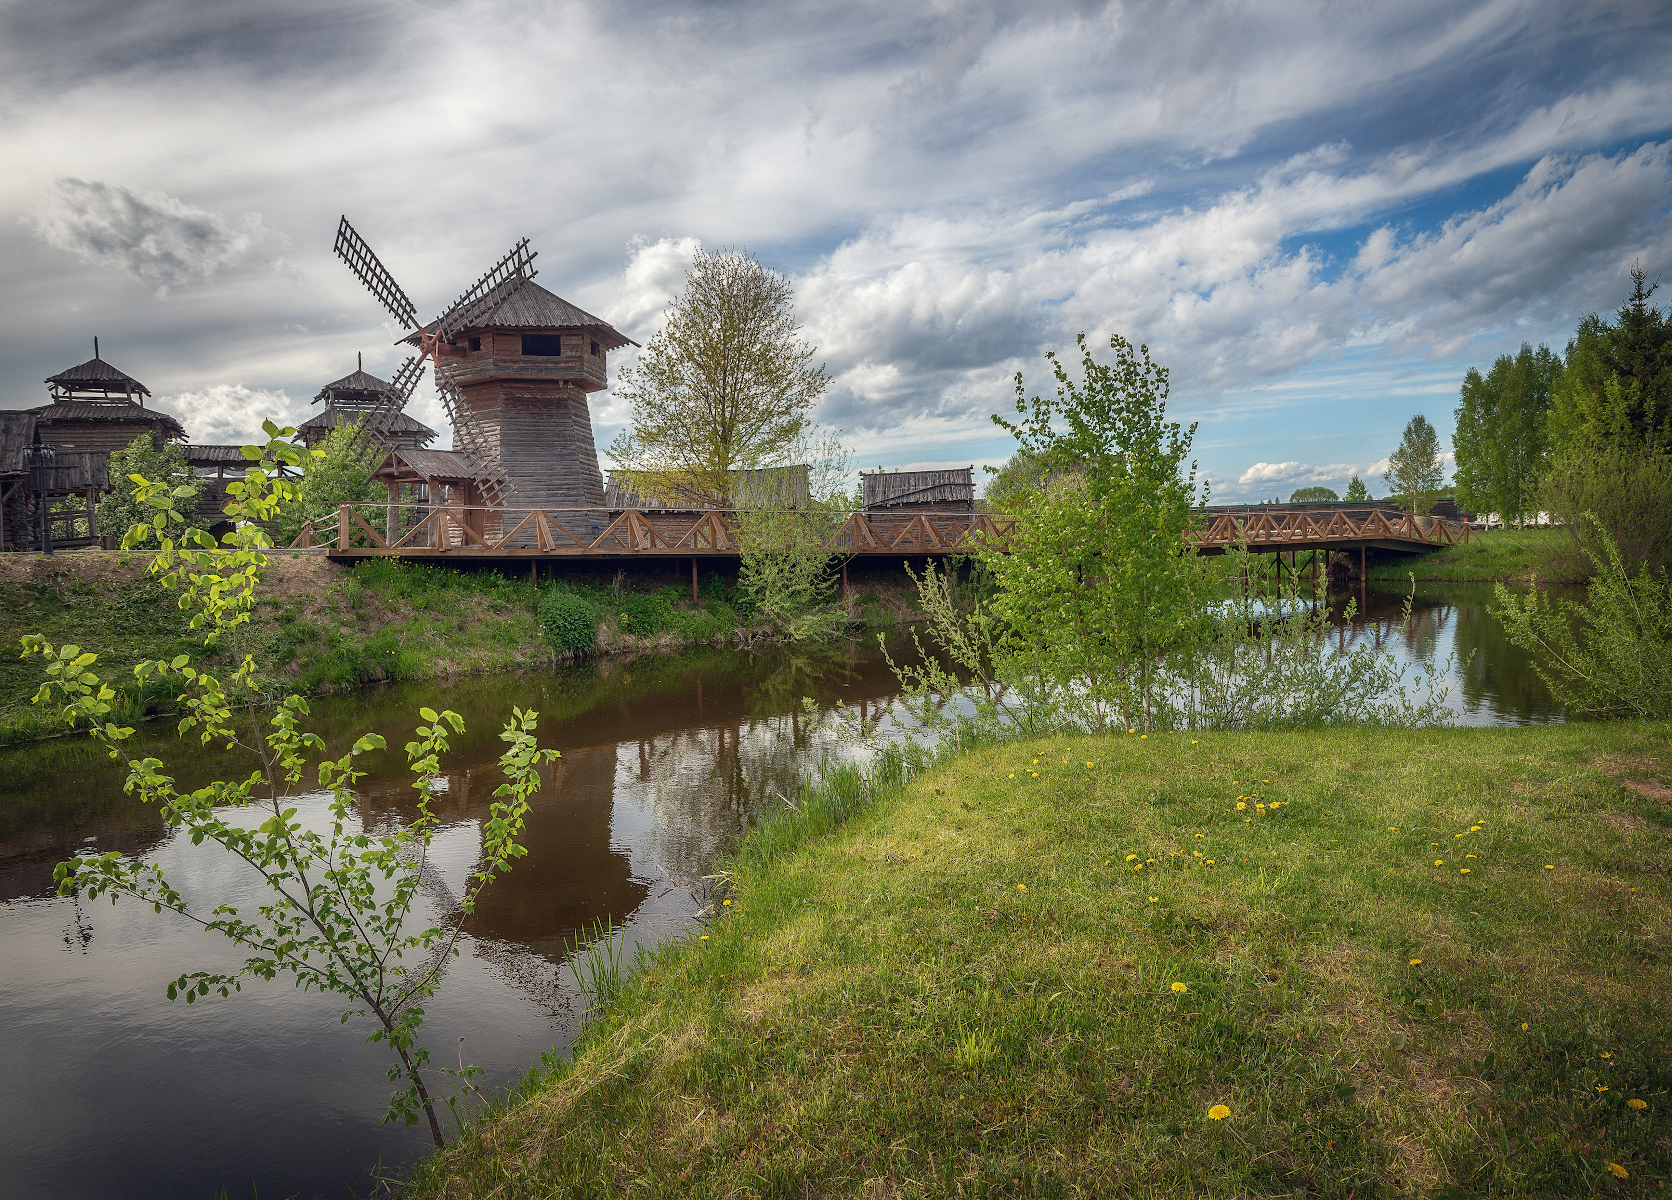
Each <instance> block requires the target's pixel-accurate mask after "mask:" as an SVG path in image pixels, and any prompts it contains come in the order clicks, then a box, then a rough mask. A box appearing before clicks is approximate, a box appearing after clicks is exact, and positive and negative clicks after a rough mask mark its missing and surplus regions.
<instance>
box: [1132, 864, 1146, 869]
mask: <svg viewBox="0 0 1672 1200" xmlns="http://www.w3.org/2000/svg"><path fill="white" fill-rule="evenodd" d="M1132 869H1133V870H1134V871H1142V870H1143V869H1144V864H1143V863H1133V864H1132Z"/></svg>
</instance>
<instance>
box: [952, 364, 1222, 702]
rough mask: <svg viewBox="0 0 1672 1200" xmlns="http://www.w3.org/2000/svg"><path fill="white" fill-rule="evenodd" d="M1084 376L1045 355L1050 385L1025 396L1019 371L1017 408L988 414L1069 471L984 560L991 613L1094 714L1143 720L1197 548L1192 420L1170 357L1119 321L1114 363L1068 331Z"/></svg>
mask: <svg viewBox="0 0 1672 1200" xmlns="http://www.w3.org/2000/svg"><path fill="white" fill-rule="evenodd" d="M1077 344H1078V346H1079V349H1080V378H1079V379H1078V380H1075V379H1074V378H1072V377H1071V376H1070V375H1069V373H1068V371H1067V370H1066V369H1065V368H1064V366H1063V364H1062V363H1061V362H1060V361H1058V360H1057V357H1056V354H1055V352H1052V353H1050V354H1048V355H1047V356H1046V357H1047V359H1048V360H1049V361H1050V363H1051V365H1052V371H1053V374H1054V375H1055V377H1056V382H1057V388H1056V394H1055V395H1054V396H1052V397H1045V398H1041V397H1039V396H1034V397H1032V398H1031V399H1030V398H1029V397H1028V396H1027V394H1026V391H1025V389H1024V387H1023V384H1022V376H1021V373H1020V372H1018V373H1017V375H1016V411H1017V413H1018V414H1019V419H1018V420H1017V421H1015V422H1012V421H1008V420H1005V419H1004V418H1002V417H999V416H997V415H995V416H994V418H993V420H994V421H995V422H996V423H997V424H999V425H1000V426H1002V427H1003V428H1005V429H1007V430H1009V431H1010V432H1011V433H1012V434H1013V435H1014V436H1015V437H1016V440H1017V442H1018V443H1019V444H1020V446H1021V449H1022V450H1024V451H1026V452H1028V453H1030V454H1033V455H1036V456H1038V457H1039V458H1040V459H1042V460H1044V461H1046V462H1048V463H1050V464H1052V465H1054V466H1057V467H1062V466H1063V465H1065V464H1075V465H1076V467H1077V472H1076V474H1075V475H1074V476H1073V477H1072V478H1068V477H1065V478H1064V480H1063V482H1062V484H1061V486H1057V487H1052V488H1049V489H1045V490H1043V491H1041V492H1039V493H1037V494H1036V495H1035V497H1034V500H1033V503H1032V504H1030V505H1028V506H1026V507H1025V508H1024V509H1023V511H1022V512H1021V514H1020V516H1019V521H1018V524H1017V528H1016V531H1015V535H1014V537H1013V538H1012V539H1011V541H1010V545H1009V547H1008V551H1001V550H1000V549H998V548H996V547H991V548H985V549H984V550H983V551H982V553H981V561H982V562H983V564H984V565H985V566H986V567H987V569H988V570H989V571H991V572H992V575H993V578H994V580H995V581H996V583H997V586H998V596H997V597H996V598H995V599H994V601H993V615H994V617H995V618H996V619H998V620H999V621H1000V622H1002V624H1003V626H1004V630H1005V632H1004V634H1003V639H1004V642H1005V644H1006V645H1007V646H1010V647H1012V648H1013V649H1014V650H1016V651H1018V652H1019V651H1020V650H1021V648H1023V647H1026V646H1033V645H1041V646H1043V648H1044V651H1045V652H1046V653H1047V655H1048V663H1047V664H1046V669H1047V670H1048V671H1049V673H1050V675H1051V677H1052V678H1053V679H1054V680H1055V681H1056V684H1057V685H1058V686H1059V687H1061V688H1068V687H1074V688H1077V689H1083V691H1084V694H1085V695H1086V696H1087V698H1088V699H1089V701H1090V702H1091V711H1092V712H1093V714H1094V716H1093V724H1094V726H1095V727H1097V728H1106V727H1110V726H1119V727H1121V728H1126V727H1130V726H1138V725H1142V726H1144V727H1145V728H1148V726H1149V723H1150V721H1151V719H1152V715H1153V712H1154V710H1155V707H1156V704H1157V701H1158V696H1157V693H1156V680H1155V664H1156V663H1158V662H1159V661H1161V660H1162V659H1163V658H1165V657H1166V656H1167V654H1169V653H1170V652H1171V651H1172V650H1173V649H1174V648H1175V646H1176V645H1177V644H1178V642H1179V639H1180V638H1181V637H1182V636H1183V634H1184V632H1185V630H1186V628H1187V626H1188V624H1189V621H1190V614H1191V611H1192V603H1193V602H1192V587H1193V583H1194V579H1195V568H1194V555H1193V554H1191V553H1190V552H1189V551H1188V548H1187V547H1186V545H1185V542H1184V539H1183V534H1184V531H1185V529H1186V528H1187V527H1188V526H1189V525H1190V524H1191V522H1192V520H1193V519H1194V517H1193V510H1194V509H1195V507H1196V506H1197V504H1198V498H1197V487H1196V473H1195V465H1194V464H1193V463H1192V464H1190V466H1189V469H1188V473H1187V472H1186V460H1187V459H1188V457H1189V454H1190V444H1191V439H1192V438H1193V437H1194V436H1195V429H1196V427H1195V426H1194V425H1192V426H1191V427H1190V429H1189V430H1181V429H1180V427H1179V425H1178V423H1177V422H1170V423H1169V422H1168V421H1167V420H1166V419H1165V415H1166V396H1167V370H1166V368H1165V367H1160V366H1157V365H1156V364H1154V363H1152V362H1151V361H1150V357H1149V349H1148V347H1144V346H1139V347H1134V346H1133V345H1132V343H1130V342H1128V341H1127V340H1126V339H1125V338H1122V337H1120V336H1118V335H1116V336H1114V337H1111V338H1110V340H1109V345H1110V348H1111V349H1112V350H1113V351H1114V355H1115V361H1114V363H1113V364H1112V365H1104V364H1102V363H1099V362H1098V361H1097V360H1096V359H1095V358H1093V357H1092V353H1091V350H1090V348H1089V347H1088V346H1087V345H1086V339H1085V335H1084V334H1082V335H1081V336H1080V338H1079V339H1078V343H1077Z"/></svg>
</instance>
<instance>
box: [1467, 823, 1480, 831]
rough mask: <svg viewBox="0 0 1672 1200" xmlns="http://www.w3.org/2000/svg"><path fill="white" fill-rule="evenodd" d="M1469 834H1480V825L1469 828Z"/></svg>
mask: <svg viewBox="0 0 1672 1200" xmlns="http://www.w3.org/2000/svg"><path fill="white" fill-rule="evenodd" d="M1469 832H1470V833H1479V832H1480V826H1479V825H1471V826H1469Z"/></svg>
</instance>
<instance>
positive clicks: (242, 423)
mask: <svg viewBox="0 0 1672 1200" xmlns="http://www.w3.org/2000/svg"><path fill="white" fill-rule="evenodd" d="M156 406H157V407H158V408H160V409H162V410H163V411H164V412H166V413H171V414H172V415H174V416H176V417H178V418H179V419H180V421H181V423H182V424H184V425H185V426H186V431H187V432H188V433H189V434H190V435H191V440H192V441H193V442H196V443H198V444H199V445H210V446H218V445H231V444H237V445H251V444H254V443H256V442H259V441H265V440H266V437H265V435H264V434H263V433H262V430H261V423H262V421H272V422H273V423H274V424H276V425H280V426H283V425H296V424H300V423H301V422H302V421H305V420H307V419H308V416H309V415H310V414H309V412H308V406H307V405H306V404H305V403H301V402H298V401H295V400H292V399H291V398H290V397H289V396H288V395H287V394H286V393H284V392H282V391H269V390H267V389H265V388H248V387H245V386H244V385H243V384H241V383H217V384H214V385H212V386H210V387H206V388H201V389H199V390H197V391H191V392H180V393H177V394H175V395H172V396H161V397H158V399H157V402H156Z"/></svg>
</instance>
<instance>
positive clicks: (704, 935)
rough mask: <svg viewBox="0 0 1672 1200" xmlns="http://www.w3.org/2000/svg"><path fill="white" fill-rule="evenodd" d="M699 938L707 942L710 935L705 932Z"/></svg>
mask: <svg viewBox="0 0 1672 1200" xmlns="http://www.w3.org/2000/svg"><path fill="white" fill-rule="evenodd" d="M697 940H698V941H700V942H706V941H707V940H708V935H707V934H706V933H705V934H703V935H702V937H700V938H698V939H697Z"/></svg>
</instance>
